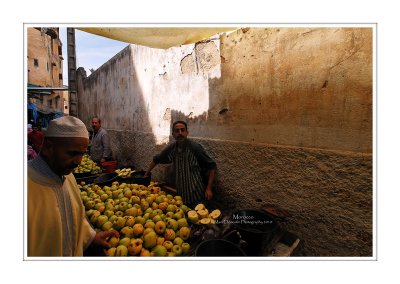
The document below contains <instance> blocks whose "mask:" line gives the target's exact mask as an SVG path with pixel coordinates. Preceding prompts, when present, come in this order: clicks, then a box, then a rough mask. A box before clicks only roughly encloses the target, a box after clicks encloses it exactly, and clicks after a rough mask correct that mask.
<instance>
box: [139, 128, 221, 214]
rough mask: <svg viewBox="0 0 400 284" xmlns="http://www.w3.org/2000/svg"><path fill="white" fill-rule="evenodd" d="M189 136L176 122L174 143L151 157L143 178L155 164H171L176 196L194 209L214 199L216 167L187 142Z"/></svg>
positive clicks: (205, 153) (192, 142)
mask: <svg viewBox="0 0 400 284" xmlns="http://www.w3.org/2000/svg"><path fill="white" fill-rule="evenodd" d="M188 134H189V131H188V127H187V124H186V122H184V121H175V122H174V123H173V125H172V135H173V137H174V138H175V142H173V143H172V144H169V145H168V146H167V147H166V148H164V150H162V151H161V153H159V154H158V155H156V156H154V157H153V160H152V161H151V162H150V165H149V167H148V169H147V171H146V173H145V175H144V176H145V177H146V176H148V175H149V173H150V172H151V170H152V169H153V168H154V167H155V166H156V165H157V164H169V163H173V166H174V172H175V186H176V190H177V193H178V195H180V196H182V199H183V202H184V203H185V204H186V205H188V206H189V207H190V208H194V207H195V205H196V204H198V203H206V202H207V201H209V200H211V198H212V197H213V191H212V186H213V183H214V178H215V175H216V167H217V165H216V163H215V161H214V160H213V159H211V158H210V156H209V155H208V154H207V152H206V151H205V150H204V148H203V146H201V145H200V144H199V143H196V142H194V141H192V140H191V139H188V138H187V136H188Z"/></svg>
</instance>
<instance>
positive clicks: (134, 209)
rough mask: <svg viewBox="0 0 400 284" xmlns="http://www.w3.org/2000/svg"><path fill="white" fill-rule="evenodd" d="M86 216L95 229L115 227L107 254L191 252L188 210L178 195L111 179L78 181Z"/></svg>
mask: <svg viewBox="0 0 400 284" xmlns="http://www.w3.org/2000/svg"><path fill="white" fill-rule="evenodd" d="M79 188H80V190H81V198H82V202H83V205H84V206H85V211H86V216H87V218H88V220H89V222H90V223H91V224H92V226H93V227H94V228H95V230H96V231H106V230H111V229H115V230H117V231H118V232H119V233H120V237H119V238H116V237H112V238H111V239H110V240H109V243H110V245H111V248H110V249H108V250H107V251H105V252H104V254H105V255H106V256H185V255H190V254H191V252H192V247H191V245H190V236H191V234H190V233H191V228H190V224H189V223H188V220H187V218H186V215H187V212H188V211H190V208H188V207H187V206H186V205H185V204H183V202H182V198H181V197H180V196H173V195H171V194H167V193H166V192H164V191H162V190H161V188H160V187H159V186H157V184H156V183H151V184H150V185H149V186H145V185H138V184H127V183H120V182H118V181H114V182H112V184H110V185H105V186H103V187H101V186H99V185H97V184H92V185H88V184H84V183H82V184H79Z"/></svg>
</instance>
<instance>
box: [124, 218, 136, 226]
mask: <svg viewBox="0 0 400 284" xmlns="http://www.w3.org/2000/svg"><path fill="white" fill-rule="evenodd" d="M124 218H125V220H126V221H125V225H126V226H129V227H133V225H135V217H133V216H124Z"/></svg>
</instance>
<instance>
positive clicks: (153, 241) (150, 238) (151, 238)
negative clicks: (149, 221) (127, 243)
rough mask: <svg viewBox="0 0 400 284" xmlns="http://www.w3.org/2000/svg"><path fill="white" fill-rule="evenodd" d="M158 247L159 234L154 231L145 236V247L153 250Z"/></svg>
mask: <svg viewBox="0 0 400 284" xmlns="http://www.w3.org/2000/svg"><path fill="white" fill-rule="evenodd" d="M156 245H157V234H156V233H155V232H154V231H152V232H149V233H147V234H146V235H144V236H143V247H144V248H146V249H151V248H153V247H155V246H156Z"/></svg>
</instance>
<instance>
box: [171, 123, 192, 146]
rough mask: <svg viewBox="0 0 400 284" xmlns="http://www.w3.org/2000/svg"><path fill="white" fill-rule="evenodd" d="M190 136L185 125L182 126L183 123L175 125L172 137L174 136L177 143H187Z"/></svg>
mask: <svg viewBox="0 0 400 284" xmlns="http://www.w3.org/2000/svg"><path fill="white" fill-rule="evenodd" d="M188 134H189V132H188V131H187V129H186V127H185V125H184V124H182V123H177V124H175V126H174V132H173V133H172V136H174V138H175V140H176V141H178V142H181V141H185V139H186V137H187V136H188Z"/></svg>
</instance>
